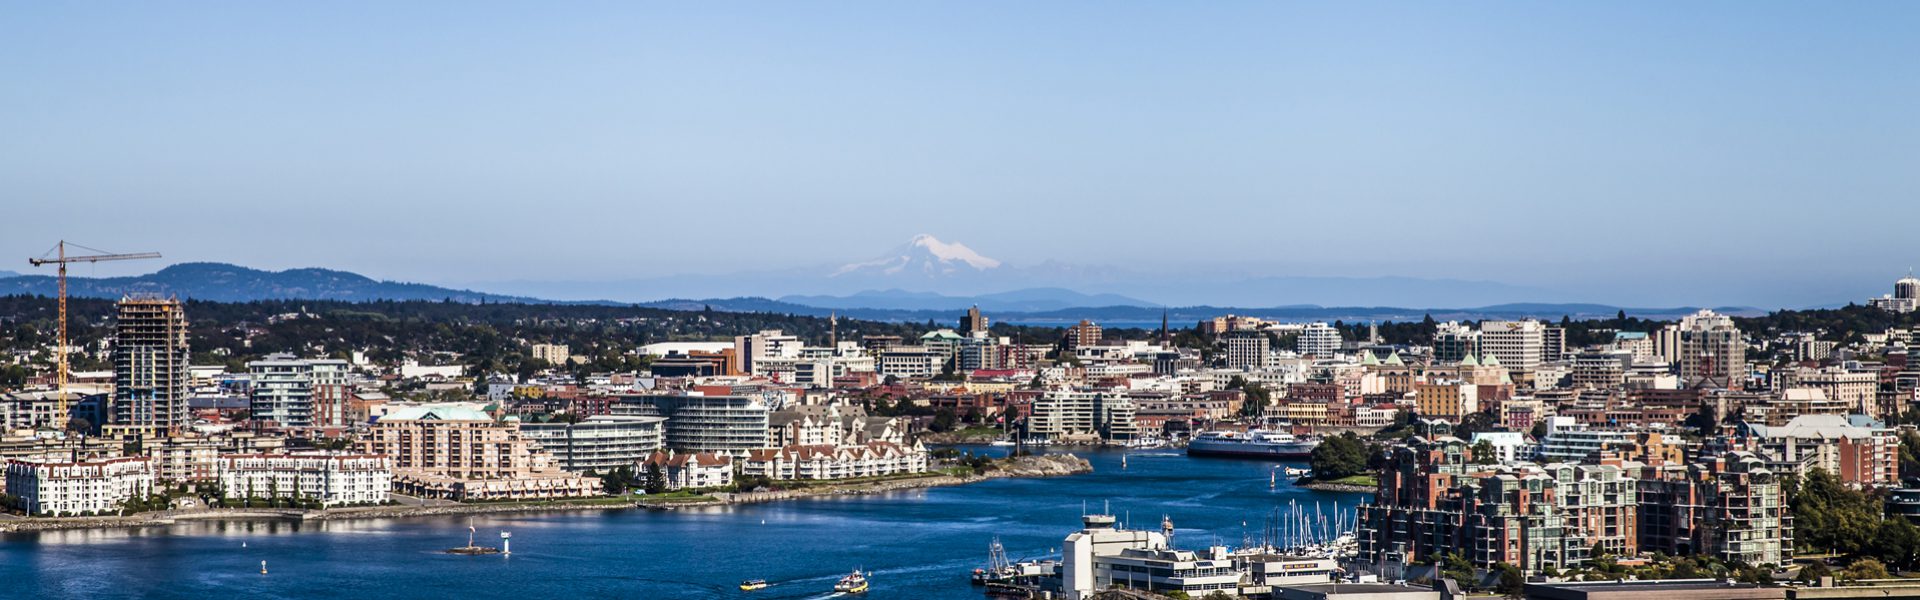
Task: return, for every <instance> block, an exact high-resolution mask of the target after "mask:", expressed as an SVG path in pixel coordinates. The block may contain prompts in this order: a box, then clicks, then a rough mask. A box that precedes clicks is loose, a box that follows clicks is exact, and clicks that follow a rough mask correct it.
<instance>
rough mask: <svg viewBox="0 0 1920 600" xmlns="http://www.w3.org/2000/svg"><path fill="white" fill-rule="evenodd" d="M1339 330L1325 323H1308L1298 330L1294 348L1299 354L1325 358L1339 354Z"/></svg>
mask: <svg viewBox="0 0 1920 600" xmlns="http://www.w3.org/2000/svg"><path fill="white" fill-rule="evenodd" d="M1340 346H1341V339H1340V330H1338V329H1334V328H1333V326H1332V325H1328V324H1326V323H1308V324H1307V326H1306V327H1303V328H1301V329H1300V337H1299V338H1298V339H1296V340H1295V341H1294V348H1295V350H1298V351H1299V352H1300V353H1301V354H1303V355H1307V356H1313V357H1318V358H1326V357H1330V356H1333V355H1335V354H1339V353H1340Z"/></svg>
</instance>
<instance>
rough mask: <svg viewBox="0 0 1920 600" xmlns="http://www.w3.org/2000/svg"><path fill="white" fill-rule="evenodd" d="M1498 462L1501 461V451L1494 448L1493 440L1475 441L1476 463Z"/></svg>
mask: <svg viewBox="0 0 1920 600" xmlns="http://www.w3.org/2000/svg"><path fill="white" fill-rule="evenodd" d="M1498 462H1500V453H1499V451H1497V450H1494V448H1493V442H1492V441H1491V440H1480V441H1478V442H1474V443H1473V463H1474V464H1476V465H1491V464H1495V463H1498Z"/></svg>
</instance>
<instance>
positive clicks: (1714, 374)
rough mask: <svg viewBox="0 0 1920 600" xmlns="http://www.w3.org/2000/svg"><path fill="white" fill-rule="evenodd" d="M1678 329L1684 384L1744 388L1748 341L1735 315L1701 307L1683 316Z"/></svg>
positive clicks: (1733, 388) (1734, 388) (1681, 372)
mask: <svg viewBox="0 0 1920 600" xmlns="http://www.w3.org/2000/svg"><path fill="white" fill-rule="evenodd" d="M1678 328H1679V329H1678V331H1679V343H1680V357H1679V363H1680V381H1681V383H1682V384H1683V385H1687V386H1696V385H1708V386H1718V387H1722V388H1726V389H1732V390H1738V389H1742V387H1743V386H1744V385H1745V379H1746V373H1747V340H1746V337H1745V336H1743V335H1742V334H1741V333H1740V328H1739V327H1737V326H1735V325H1734V323H1733V318H1732V317H1728V316H1726V315H1722V314H1717V313H1715V312H1713V311H1712V310H1706V309H1702V310H1701V311H1700V312H1697V313H1694V314H1691V315H1687V316H1685V317H1682V318H1681V319H1680V324H1679V325H1678Z"/></svg>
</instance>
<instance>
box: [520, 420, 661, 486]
mask: <svg viewBox="0 0 1920 600" xmlns="http://www.w3.org/2000/svg"><path fill="white" fill-rule="evenodd" d="M666 422H667V420H666V419H664V418H660V417H616V416H612V415H600V416H594V417H588V418H587V419H586V420H585V421H580V422H578V423H569V422H565V421H554V422H549V423H527V422H522V423H520V434H521V435H524V436H526V437H527V439H529V440H533V441H535V442H539V443H540V447H541V448H542V449H544V450H546V451H547V453H549V454H552V455H553V458H554V460H555V461H556V462H558V464H559V465H560V468H562V469H565V470H568V471H575V472H583V471H601V472H605V471H608V470H611V469H615V468H618V467H622V466H631V465H633V464H635V463H638V462H640V461H641V460H644V459H646V457H647V455H649V454H653V452H654V451H655V450H659V449H660V448H662V447H663V445H664V442H665V424H666Z"/></svg>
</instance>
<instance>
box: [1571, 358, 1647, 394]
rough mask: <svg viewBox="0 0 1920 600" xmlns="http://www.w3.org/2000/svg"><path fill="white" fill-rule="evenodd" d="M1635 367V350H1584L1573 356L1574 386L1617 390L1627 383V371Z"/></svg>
mask: <svg viewBox="0 0 1920 600" xmlns="http://www.w3.org/2000/svg"><path fill="white" fill-rule="evenodd" d="M1632 368H1633V352H1631V351H1628V350H1609V351H1602V352H1583V353H1581V354H1579V355H1578V356H1575V357H1574V358H1573V374H1572V380H1573V387H1575V388H1585V389H1594V390H1617V389H1620V388H1621V387H1623V386H1625V385H1626V384H1627V371H1628V370H1630V369H1632Z"/></svg>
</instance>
